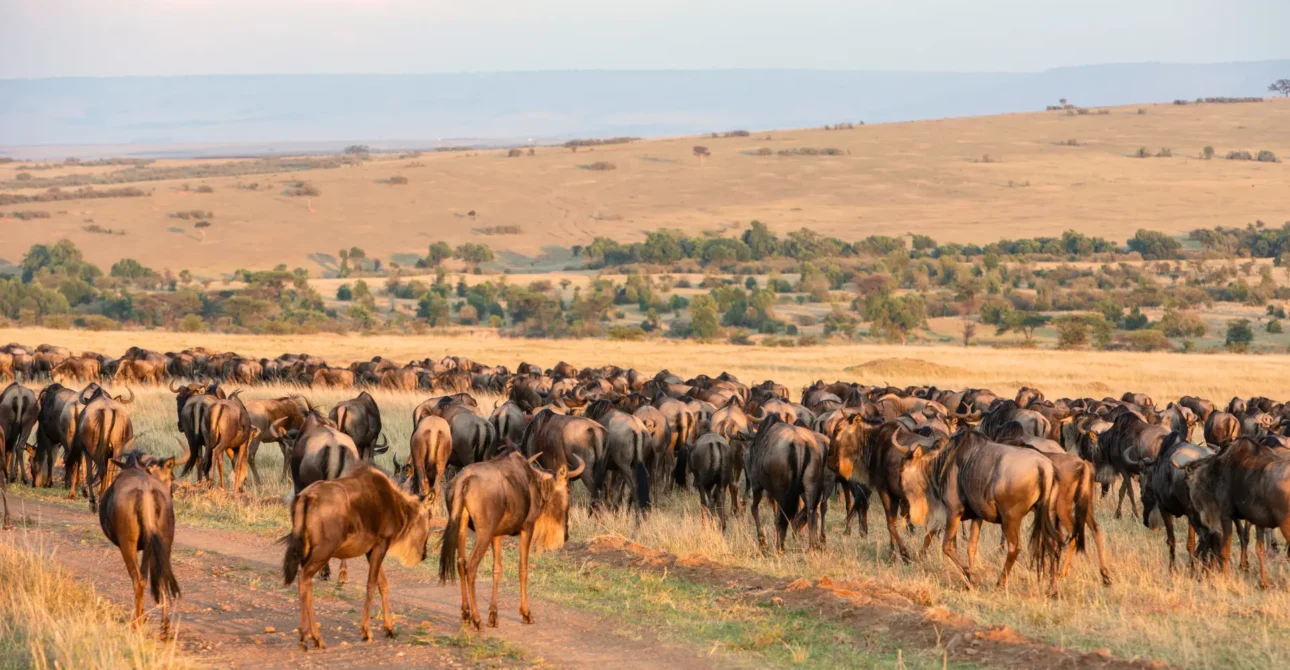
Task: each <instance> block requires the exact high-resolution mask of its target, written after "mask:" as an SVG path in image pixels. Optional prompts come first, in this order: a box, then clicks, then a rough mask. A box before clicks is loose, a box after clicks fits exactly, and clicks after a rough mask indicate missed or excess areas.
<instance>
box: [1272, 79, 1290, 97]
mask: <svg viewBox="0 0 1290 670" xmlns="http://www.w3.org/2000/svg"><path fill="white" fill-rule="evenodd" d="M1268 90H1269V91H1271V92H1273V93H1280V94H1281V95H1282V96H1284V97H1290V79H1278V80H1276V81H1274V82H1272V83H1271V84H1269V85H1268Z"/></svg>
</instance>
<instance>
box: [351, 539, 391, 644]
mask: <svg viewBox="0 0 1290 670" xmlns="http://www.w3.org/2000/svg"><path fill="white" fill-rule="evenodd" d="M389 548H390V544H389V542H383V543H380V544H377V545H376V546H374V547H372V550H371V551H369V552H367V593H366V594H365V595H364V596H363V622H362V623H360V624H359V625H358V629H359V630H360V631H362V632H363V641H364V642H371V641H372V591H373V590H374V589H376V588H378V587H377V585H378V584H379V583H380V581H381V562H382V561H384V560H385V552H386V551H388V550H389ZM381 612H382V614H383V616H384V617H385V634H386V635H387V636H388V635H390V619H389V610H388V609H387V608H386V607H385V589H381Z"/></svg>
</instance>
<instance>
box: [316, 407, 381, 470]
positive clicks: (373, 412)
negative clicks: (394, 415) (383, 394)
mask: <svg viewBox="0 0 1290 670" xmlns="http://www.w3.org/2000/svg"><path fill="white" fill-rule="evenodd" d="M327 418H328V419H331V421H332V423H334V424H336V427H337V428H339V429H340V431H341V432H343V433H345V434H346V435H348V436H350V437H352V438H354V446H356V447H358V455H359V456H360V457H362V459H363V460H365V461H367V462H368V463H371V462H372V461H373V459H375V458H376V455H377V454H383V453H385V452H386V451H387V450H388V449H389V448H390V445H389V443H388V442H386V443H385V444H381V443H379V442H377V440H378V439H379V438H380V437H381V409H380V408H379V407H377V405H376V399H375V398H373V397H372V394H370V393H368V392H367V391H363V392H362V393H360V394H358V397H356V398H350V399H349V400H342V401H341V402H338V403H336V405H335V406H334V407H332V408H331V411H330V412H328V413H327Z"/></svg>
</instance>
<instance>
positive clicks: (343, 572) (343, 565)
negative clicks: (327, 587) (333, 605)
mask: <svg viewBox="0 0 1290 670" xmlns="http://www.w3.org/2000/svg"><path fill="white" fill-rule="evenodd" d="M348 581H349V561H347V560H345V559H343V558H342V559H340V574H339V575H337V577H336V586H337V588H339V587H341V586H344V585H345V582H348Z"/></svg>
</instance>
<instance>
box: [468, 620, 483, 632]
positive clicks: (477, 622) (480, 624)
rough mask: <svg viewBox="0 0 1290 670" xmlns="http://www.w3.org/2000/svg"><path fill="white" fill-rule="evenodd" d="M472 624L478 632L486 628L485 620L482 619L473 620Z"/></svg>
mask: <svg viewBox="0 0 1290 670" xmlns="http://www.w3.org/2000/svg"><path fill="white" fill-rule="evenodd" d="M470 626H471V628H474V629H475V631H476V632H478V631H481V630H484V626H483V622H482V621H480V620H479V619H475V620H473V621H471V622H470Z"/></svg>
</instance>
